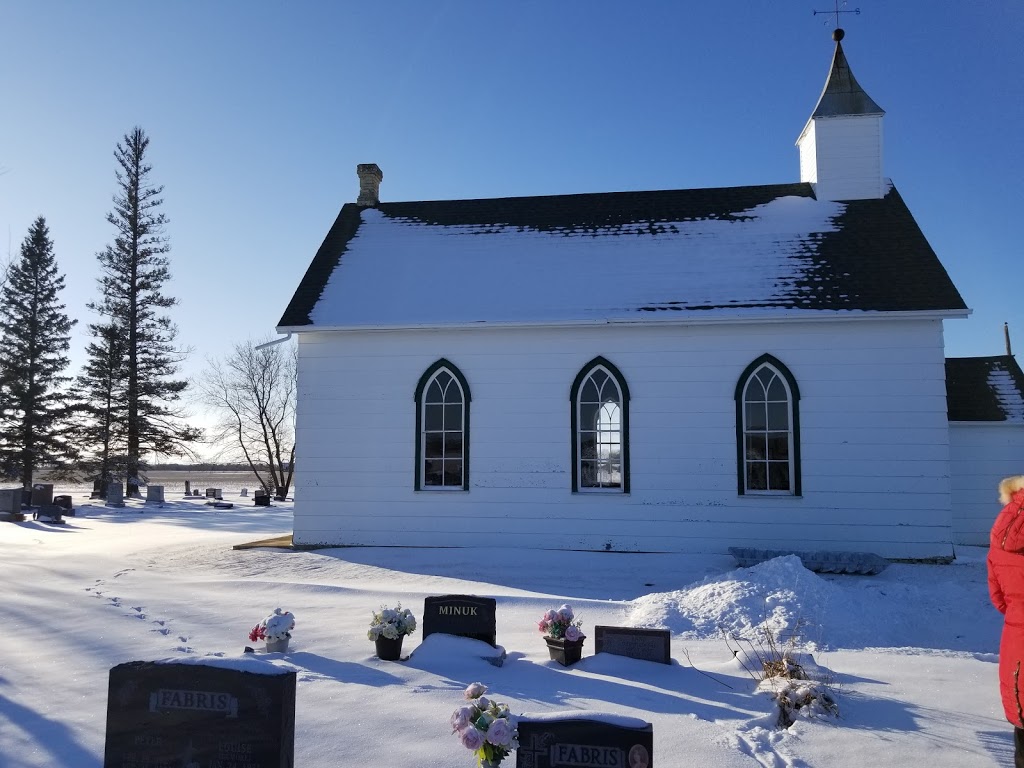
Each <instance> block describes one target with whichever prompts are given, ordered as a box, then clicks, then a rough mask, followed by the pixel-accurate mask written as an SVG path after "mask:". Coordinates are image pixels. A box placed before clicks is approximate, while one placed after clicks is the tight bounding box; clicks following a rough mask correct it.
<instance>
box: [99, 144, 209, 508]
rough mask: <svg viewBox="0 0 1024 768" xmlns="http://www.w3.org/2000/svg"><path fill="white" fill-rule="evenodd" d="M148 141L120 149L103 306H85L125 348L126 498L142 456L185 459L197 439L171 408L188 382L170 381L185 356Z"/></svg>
mask: <svg viewBox="0 0 1024 768" xmlns="http://www.w3.org/2000/svg"><path fill="white" fill-rule="evenodd" d="M148 147H149V137H147V136H146V134H145V132H144V131H143V130H142V129H141V128H138V127H136V128H134V129H133V130H132V131H131V132H130V133H128V134H126V135H125V136H124V138H123V140H122V141H120V142H118V144H117V148H116V149H115V151H114V158H115V159H116V160H117V164H118V170H117V194H115V196H114V209H113V210H112V211H111V212H110V213H109V214H107V221H108V222H110V223H111V224H112V225H114V228H115V230H116V233H117V234H116V237H115V238H114V242H113V243H112V244H111V245H108V246H107V247H106V248H105V249H104V250H103V251H101V252H100V253H99V254H97V258H98V259H99V262H100V268H101V274H100V278H99V284H100V289H101V293H102V295H103V298H102V299H101V300H100V301H98V302H95V303H93V304H90V305H89V306H90V309H93V310H95V311H96V312H98V313H99V314H100V315H101V316H103V317H104V318H105V319H106V323H101V324H100V326H103V325H105V324H109V325H110V326H112V327H113V328H114V329H116V333H117V334H118V335H119V339H120V341H122V342H123V343H124V352H123V363H124V367H123V374H124V388H123V395H121V397H120V400H121V402H120V403H119V405H120V406H123V407H122V408H120V409H115V411H114V412H123V422H122V426H123V431H124V444H125V474H126V478H127V489H126V490H127V494H128V495H129V496H132V495H136V494H137V493H138V490H139V484H140V482H141V479H140V478H141V473H142V470H143V469H144V466H145V464H144V462H143V460H142V456H143V454H145V453H155V454H163V455H167V454H173V453H188V452H189V450H190V449H189V448H188V443H190V442H192V441H194V440H197V439H199V437H200V436H201V433H200V431H199V430H197V429H196V428H194V427H191V426H189V425H187V424H186V423H184V416H183V414H182V413H181V412H180V411H178V410H176V409H175V407H174V404H175V403H176V401H178V400H179V399H180V397H181V393H182V392H183V391H184V390H185V388H186V387H187V385H188V382H187V381H185V380H182V379H174V378H173V377H174V375H175V373H176V372H177V364H178V363H180V362H181V361H182V360H183V359H184V352H182V351H181V350H179V349H178V348H176V347H175V345H174V339H175V337H176V336H177V328H176V327H175V326H174V324H173V323H171V320H170V318H169V317H168V316H167V315H165V314H163V311H164V310H167V309H170V308H171V307H173V306H174V305H175V304H177V300H176V299H174V298H172V297H170V296H166V295H164V293H163V292H162V289H163V285H164V283H165V282H166V281H167V280H168V279H169V278H170V271H169V269H168V260H167V257H166V256H165V255H164V254H166V253H167V252H168V251H169V250H170V246H169V244H168V242H167V239H166V237H165V236H164V226H165V225H166V224H167V218H166V216H164V214H163V213H161V212H160V211H159V210H158V209H159V207H160V205H161V204H162V203H163V200H162V199H161V197H160V194H161V193H162V192H163V187H158V186H153V184H152V183H151V181H150V172H151V171H152V166H150V165H148V164H147V163H146V149H147V148H148Z"/></svg>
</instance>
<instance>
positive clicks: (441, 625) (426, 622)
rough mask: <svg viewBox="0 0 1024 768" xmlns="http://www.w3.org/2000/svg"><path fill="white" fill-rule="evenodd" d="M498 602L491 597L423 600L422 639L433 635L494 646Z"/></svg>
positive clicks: (449, 597)
mask: <svg viewBox="0 0 1024 768" xmlns="http://www.w3.org/2000/svg"><path fill="white" fill-rule="evenodd" d="M496 607H497V602H496V601H495V599H494V598H493V597H477V596H476V595H442V596H440V597H427V598H424V600H423V637H424V639H426V638H427V636H428V635H432V634H433V633H435V632H442V633H444V634H446V635H458V636H459V637H472V638H474V639H476V640H483V641H484V642H485V643H488V644H490V645H491V646H495V645H496V640H497V619H496V616H495V613H496Z"/></svg>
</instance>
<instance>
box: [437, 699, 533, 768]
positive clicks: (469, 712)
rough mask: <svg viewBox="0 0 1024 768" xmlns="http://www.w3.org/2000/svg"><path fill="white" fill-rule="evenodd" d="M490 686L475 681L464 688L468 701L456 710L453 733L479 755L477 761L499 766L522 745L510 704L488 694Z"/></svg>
mask: <svg viewBox="0 0 1024 768" xmlns="http://www.w3.org/2000/svg"><path fill="white" fill-rule="evenodd" d="M485 693H487V686H485V685H484V684H483V683H471V684H470V685H469V686H468V687H467V688H466V690H465V691H464V692H463V694H462V695H463V696H464V697H465V698H466V703H465V704H463V705H462V706H461V707H459V708H458V709H456V710H455V711H454V712H453V713H452V720H451V723H452V733H457V734H458V735H459V741H461V742H462V746H464V747H466V749H469V750H472V751H473V754H475V755H476V758H477V765H479V766H497V765H498V764H499V763H500V762H501V761H502V760H503V759H504V758H505V757H506V756H507V755H508V754H509V753H510V752H511V751H512V750H513V749H516V748H517V747H518V746H519V742H518V741H517V739H518V734H517V732H516V723H515V718H514V717H513V715H512V713H511V712H509V709H508V705H507V704H500V703H498V702H495V701H491V700H490V699H489V698H487V697H486V696H484V694H485Z"/></svg>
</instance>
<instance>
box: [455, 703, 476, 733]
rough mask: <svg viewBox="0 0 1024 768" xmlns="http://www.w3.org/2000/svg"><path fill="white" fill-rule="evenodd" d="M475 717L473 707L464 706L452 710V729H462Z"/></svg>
mask: <svg viewBox="0 0 1024 768" xmlns="http://www.w3.org/2000/svg"><path fill="white" fill-rule="evenodd" d="M472 717H473V707H470V706H468V705H467V706H464V707H459V708H458V709H456V710H455V711H454V712H452V730H453V731H461V730H463V729H464V728H466V726H468V725H469V723H470V720H471V719H472Z"/></svg>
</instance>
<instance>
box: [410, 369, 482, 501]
mask: <svg viewBox="0 0 1024 768" xmlns="http://www.w3.org/2000/svg"><path fill="white" fill-rule="evenodd" d="M469 402H470V395H469V384H468V383H466V378H465V377H464V376H463V375H462V372H461V371H460V370H459V369H458V368H456V367H455V366H454V365H452V364H451V363H450V362H448V361H447V360H444V359H441V360H438V361H437V362H436V363H434V364H433V365H432V366H430V368H428V369H427V370H426V372H425V373H424V374H423V375H422V376H421V377H420V381H419V384H417V385H416V484H415V488H416V490H417V491H421V490H441V491H452V490H461V491H468V490H469Z"/></svg>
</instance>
